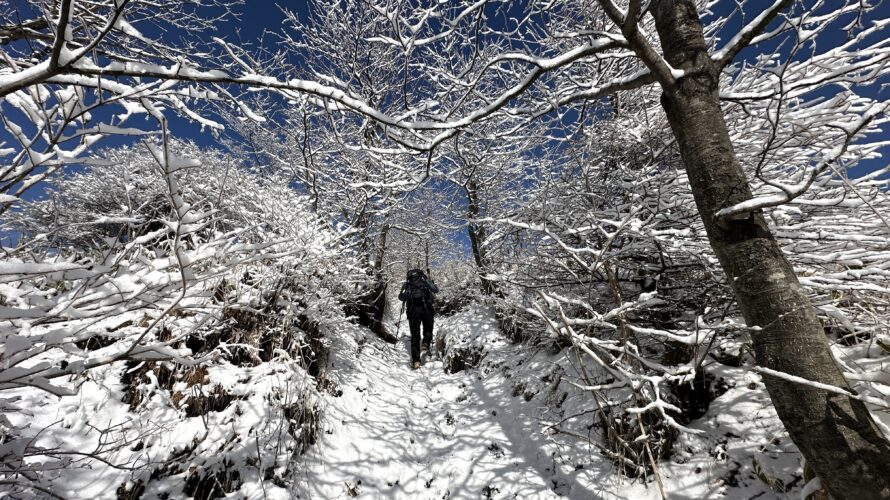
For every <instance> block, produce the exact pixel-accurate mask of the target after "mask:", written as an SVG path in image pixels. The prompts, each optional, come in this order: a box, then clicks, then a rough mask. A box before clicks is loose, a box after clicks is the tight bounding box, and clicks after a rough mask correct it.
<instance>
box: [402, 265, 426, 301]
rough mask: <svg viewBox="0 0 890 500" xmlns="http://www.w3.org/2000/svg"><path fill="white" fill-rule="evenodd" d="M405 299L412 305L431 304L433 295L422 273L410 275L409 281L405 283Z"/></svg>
mask: <svg viewBox="0 0 890 500" xmlns="http://www.w3.org/2000/svg"><path fill="white" fill-rule="evenodd" d="M405 298H406V299H407V302H408V303H409V304H412V305H415V304H416V305H420V304H422V305H426V304H427V303H428V302H431V299H432V294H431V293H430V289H429V286H427V284H426V277H425V276H424V275H423V273H422V272H416V273H415V272H412V273H409V274H408V280H407V281H406V282H405Z"/></svg>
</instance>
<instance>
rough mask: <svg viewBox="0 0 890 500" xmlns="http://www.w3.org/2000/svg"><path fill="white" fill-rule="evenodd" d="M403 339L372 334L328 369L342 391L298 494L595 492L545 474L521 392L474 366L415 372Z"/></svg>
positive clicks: (547, 466)
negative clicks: (516, 395)
mask: <svg viewBox="0 0 890 500" xmlns="http://www.w3.org/2000/svg"><path fill="white" fill-rule="evenodd" d="M480 321H484V318H483V319H480ZM474 327H475V328H496V325H493V324H478V325H474ZM401 341H402V342H400V343H399V344H398V345H389V344H386V343H384V342H381V341H379V340H377V339H369V340H368V341H367V343H365V344H364V345H362V346H361V347H359V348H358V349H357V350H356V352H354V353H353V359H348V358H347V360H346V362H347V363H348V364H349V365H351V366H342V363H343V361H340V363H341V365H335V366H334V367H333V370H334V371H335V372H340V373H341V375H340V380H339V383H340V385H339V389H340V390H342V395H341V396H339V397H334V398H330V403H328V406H327V407H326V408H324V409H323V411H324V417H323V422H324V424H323V428H322V429H321V431H320V439H319V442H318V443H317V444H316V446H314V447H313V449H312V451H311V452H310V453H309V454H308V455H307V456H306V457H305V459H306V462H305V464H304V466H303V467H302V472H301V477H300V478H298V487H297V490H296V491H295V492H294V496H295V497H298V498H312V499H328V498H350V497H355V496H357V497H358V498H436V499H442V498H451V499H453V498H486V497H488V498H559V497H560V495H557V494H556V492H559V493H561V494H562V495H563V496H562V498H565V497H566V496H568V497H569V498H591V497H592V496H595V495H594V494H592V492H590V491H583V488H581V487H580V485H572V484H571V483H570V482H566V479H565V477H563V478H561V479H560V480H553V479H551V478H553V477H555V475H554V471H553V460H552V459H551V458H549V457H548V456H547V455H546V452H544V451H543V448H542V446H541V444H542V443H540V442H538V439H539V438H537V437H536V436H538V435H539V434H540V432H539V429H540V427H539V424H538V423H537V422H533V421H531V419H529V418H527V417H525V416H524V415H523V412H521V411H518V409H517V408H516V405H518V403H516V402H515V400H516V399H519V400H521V398H512V397H511V395H510V394H509V388H508V387H504V383H503V381H502V380H498V379H496V378H495V379H492V378H489V377H483V376H481V375H480V374H479V373H477V372H476V371H474V370H470V371H464V372H459V373H456V374H446V373H444V371H443V367H442V362H441V361H436V360H431V361H429V362H427V363H426V364H425V366H423V367H422V368H421V369H419V370H412V369H410V367H409V363H408V354H407V339H406V338H404V337H403V338H402V339H401ZM344 374H346V376H343V375H344ZM573 486H574V487H573ZM554 488H555V490H554Z"/></svg>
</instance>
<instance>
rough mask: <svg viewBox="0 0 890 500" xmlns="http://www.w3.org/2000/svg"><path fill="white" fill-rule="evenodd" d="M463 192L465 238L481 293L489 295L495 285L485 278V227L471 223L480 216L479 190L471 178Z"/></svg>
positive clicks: (486, 265)
mask: <svg viewBox="0 0 890 500" xmlns="http://www.w3.org/2000/svg"><path fill="white" fill-rule="evenodd" d="M464 192H465V193H466V195H467V215H468V218H469V219H470V221H468V223H467V236H469V238H470V248H471V249H472V250H473V260H474V261H475V262H476V272H477V273H478V274H479V282H480V283H481V285H482V292H483V293H485V294H486V295H491V294H493V293H494V292H495V284H494V283H493V282H492V281H491V280H489V279H488V278H486V274H487V272H488V259H487V258H486V255H485V247H484V246H483V243H485V238H486V235H485V226H483V225H482V224H480V223H478V222H472V221H473V220H476V219H479V217H480V216H481V214H482V207H481V204H480V203H479V188H478V186H477V185H476V179H475V178H474V177H473V176H471V177H470V178H469V179H468V180H467V184H466V185H465V186H464Z"/></svg>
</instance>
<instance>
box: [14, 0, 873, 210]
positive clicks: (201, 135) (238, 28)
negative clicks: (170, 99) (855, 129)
mask: <svg viewBox="0 0 890 500" xmlns="http://www.w3.org/2000/svg"><path fill="white" fill-rule="evenodd" d="M721 6H726V7H727V9H729V8H733V7H734V6H735V2H731V1H728V0H725V1H724V2H723V3H721ZM282 8H285V9H288V10H291V11H294V12H296V13H298V14H299V15H301V16H305V15H306V14H307V11H308V5H307V2H306V1H304V0H287V1H279V2H274V1H272V0H247V1H246V2H245V4H244V5H241V6H237V7H235V10H236V11H237V12H239V13H240V19H238V20H232V21H229V22H226V23H221V24H220V25H219V27H218V28H219V31H218V32H217V33H215V35H216V36H220V37H222V38H225V39H228V40H231V41H241V42H245V43H257V42H258V41H259V40H260V39H261V36H262V35H263V33H264V31H270V32H275V31H278V30H280V29H281V28H282V22H283V20H284V15H283V13H282V10H281V9H282ZM717 14H723V12H719V11H718V12H717ZM878 15H879V14H878V13H877V11H876V12H875V14H873V17H877V16H878ZM736 25H737V24H736ZM845 36H846V33H845V32H843V31H840V30H835V31H834V32H831V33H830V34H829V35H828V37H829V39H826V40H825V42H827V43H832V44H833V43H837V42H838V41H840V40H842V39H843V37H845ZM273 39H274V37H268V38H267V39H266V42H267V43H269V42H271V41H272V40H273ZM761 51H762V49H758V50H757V52H761ZM752 52H753V51H752ZM743 55H744V53H743ZM885 83H887V82H886V81H885ZM867 93H868V94H869V95H872V96H874V97H880V98H883V99H887V90H881V88H880V85H874V86H873V88H870V89H868V91H867ZM882 94H883V95H882ZM169 115H170V125H171V131H172V133H173V134H174V135H176V136H179V137H186V138H191V139H193V140H195V141H196V142H198V143H199V144H202V145H207V146H211V145H215V144H216V143H217V140H216V138H215V137H214V136H213V135H212V134H211V133H210V132H209V131H201V129H200V127H198V126H197V125H195V124H194V123H191V122H189V121H187V120H185V119H182V118H178V117H176V116H174V115H173V114H172V113H170V114H169ZM881 138H882V139H884V140H887V141H890V130H887V129H885V130H884V131H883V133H882V134H881ZM2 140H3V132H2V131H0V141H2ZM129 140H131V139H110V140H106V141H104V142H103V143H102V145H104V146H111V145H115V144H120V143H122V142H125V141H129ZM885 150H887V151H890V148H885ZM884 164H886V160H884V159H878V160H871V161H869V162H865V163H864V164H863V165H861V166H859V167H858V168H857V169H856V170H855V171H854V173H858V172H864V171H870V170H873V169H874V168H876V167H878V166H883V165H884ZM40 195H41V192H40V190H35V191H34V192H33V193H31V194H30V196H28V198H33V197H35V196H40Z"/></svg>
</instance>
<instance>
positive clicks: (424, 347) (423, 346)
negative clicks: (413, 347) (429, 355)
mask: <svg viewBox="0 0 890 500" xmlns="http://www.w3.org/2000/svg"><path fill="white" fill-rule="evenodd" d="M420 350H421V351H427V352H429V350H430V343H429V342H421V344H420Z"/></svg>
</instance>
